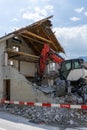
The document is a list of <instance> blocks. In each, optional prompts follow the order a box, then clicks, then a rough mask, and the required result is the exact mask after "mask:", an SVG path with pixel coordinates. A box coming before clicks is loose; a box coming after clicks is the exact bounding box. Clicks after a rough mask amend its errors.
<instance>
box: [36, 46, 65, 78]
mask: <svg viewBox="0 0 87 130" xmlns="http://www.w3.org/2000/svg"><path fill="white" fill-rule="evenodd" d="M48 59H51V60H52V61H53V62H56V63H61V62H63V61H64V59H63V58H62V57H61V56H59V55H58V54H56V53H55V52H54V51H53V50H52V49H51V48H50V47H49V45H48V44H44V47H43V49H42V51H41V56H40V61H39V71H38V72H39V75H40V76H42V75H43V73H44V70H45V68H46V65H47V60H48Z"/></svg>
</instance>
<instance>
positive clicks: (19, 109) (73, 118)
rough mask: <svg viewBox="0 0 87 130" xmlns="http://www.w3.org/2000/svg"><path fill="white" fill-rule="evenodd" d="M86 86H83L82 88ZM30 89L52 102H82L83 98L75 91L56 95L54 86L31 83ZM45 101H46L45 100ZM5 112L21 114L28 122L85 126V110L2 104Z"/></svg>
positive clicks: (86, 118)
mask: <svg viewBox="0 0 87 130" xmlns="http://www.w3.org/2000/svg"><path fill="white" fill-rule="evenodd" d="M86 87H87V86H85V87H84V89H85V88H86ZM32 89H33V91H34V92H35V93H36V95H37V94H38V93H40V92H43V93H44V95H45V96H46V97H48V98H51V99H52V100H53V102H52V103H57V104H58V103H71V104H83V99H82V97H80V96H79V95H77V93H74V94H71V95H68V94H66V95H64V96H61V97H58V96H57V95H56V93H55V92H56V91H55V90H56V89H55V86H54V87H52V86H48V85H47V86H42V87H41V86H37V85H36V84H32ZM45 102H46V101H45ZM2 107H3V110H4V111H5V112H8V113H11V114H15V115H19V116H23V117H25V118H28V119H29V122H33V123H37V124H43V123H45V124H48V125H72V126H79V125H81V126H83V125H84V126H87V111H86V110H78V109H66V108H56V107H41V106H33V107H31V106H23V105H20V106H19V105H9V104H3V105H2Z"/></svg>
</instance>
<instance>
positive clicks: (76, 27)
mask: <svg viewBox="0 0 87 130" xmlns="http://www.w3.org/2000/svg"><path fill="white" fill-rule="evenodd" d="M50 15H53V16H54V17H53V18H52V19H51V20H52V24H53V31H55V34H56V37H57V39H58V40H59V42H60V43H61V45H62V46H63V48H64V49H65V52H66V58H76V57H79V56H87V0H0V23H1V24H0V36H3V35H5V33H7V34H8V33H9V32H12V31H14V30H16V29H19V28H21V27H24V26H27V25H29V24H31V23H34V22H35V21H37V20H40V19H42V18H45V17H48V16H50Z"/></svg>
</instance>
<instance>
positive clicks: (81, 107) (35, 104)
mask: <svg viewBox="0 0 87 130" xmlns="http://www.w3.org/2000/svg"><path fill="white" fill-rule="evenodd" d="M0 103H7V104H17V105H28V106H42V107H58V108H71V109H85V110H86V109H87V105H71V104H51V103H35V102H22V101H8V100H4V99H2V100H0Z"/></svg>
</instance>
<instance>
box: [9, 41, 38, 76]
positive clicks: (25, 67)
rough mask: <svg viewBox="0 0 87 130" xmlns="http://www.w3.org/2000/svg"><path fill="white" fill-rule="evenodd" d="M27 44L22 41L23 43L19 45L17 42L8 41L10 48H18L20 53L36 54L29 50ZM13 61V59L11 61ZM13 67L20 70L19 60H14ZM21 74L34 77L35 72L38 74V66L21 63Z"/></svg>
mask: <svg viewBox="0 0 87 130" xmlns="http://www.w3.org/2000/svg"><path fill="white" fill-rule="evenodd" d="M28 44H29V43H28ZM28 44H27V43H25V41H23V40H22V41H21V43H17V42H15V41H13V40H12V39H10V40H9V41H8V48H11V49H12V47H13V46H18V47H19V48H20V49H19V51H20V52H24V53H29V54H34V52H33V51H32V49H31V48H29V45H28ZM10 60H13V59H10ZM13 63H14V65H13V67H15V68H16V69H18V66H19V63H18V61H17V60H13ZM19 68H20V72H21V73H22V74H24V75H26V76H34V74H35V72H36V65H35V63H30V62H25V61H20V67H19Z"/></svg>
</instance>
